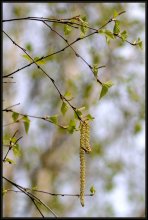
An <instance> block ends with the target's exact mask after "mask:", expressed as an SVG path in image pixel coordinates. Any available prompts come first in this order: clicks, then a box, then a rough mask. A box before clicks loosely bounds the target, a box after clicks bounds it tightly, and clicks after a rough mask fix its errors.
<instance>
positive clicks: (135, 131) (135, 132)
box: [134, 122, 142, 134]
mask: <svg viewBox="0 0 148 220" xmlns="http://www.w3.org/2000/svg"><path fill="white" fill-rule="evenodd" d="M141 130H142V127H141V124H140V123H139V122H137V123H136V124H135V126H134V134H137V133H139V132H140V131H141Z"/></svg>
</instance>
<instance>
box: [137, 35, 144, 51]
mask: <svg viewBox="0 0 148 220" xmlns="http://www.w3.org/2000/svg"><path fill="white" fill-rule="evenodd" d="M137 45H138V46H139V48H141V49H142V48H143V44H142V40H141V39H140V38H138V41H137Z"/></svg>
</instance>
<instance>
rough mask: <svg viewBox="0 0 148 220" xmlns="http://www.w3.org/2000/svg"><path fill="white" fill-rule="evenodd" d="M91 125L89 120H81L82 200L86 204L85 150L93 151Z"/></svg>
mask: <svg viewBox="0 0 148 220" xmlns="http://www.w3.org/2000/svg"><path fill="white" fill-rule="evenodd" d="M89 139H90V127H89V123H88V121H83V122H80V202H81V205H82V206H84V194H85V152H86V153H89V152H90V151H91V148H90V144H89Z"/></svg>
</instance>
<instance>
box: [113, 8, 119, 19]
mask: <svg viewBox="0 0 148 220" xmlns="http://www.w3.org/2000/svg"><path fill="white" fill-rule="evenodd" d="M117 16H118V12H117V11H116V10H114V13H113V18H116V17H117Z"/></svg>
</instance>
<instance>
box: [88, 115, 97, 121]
mask: <svg viewBox="0 0 148 220" xmlns="http://www.w3.org/2000/svg"><path fill="white" fill-rule="evenodd" d="M86 118H87V119H89V120H90V121H92V120H94V119H95V118H94V117H93V116H92V115H91V114H88V115H86Z"/></svg>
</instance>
